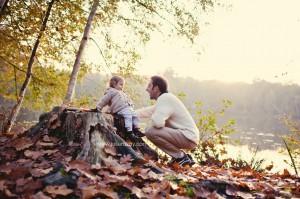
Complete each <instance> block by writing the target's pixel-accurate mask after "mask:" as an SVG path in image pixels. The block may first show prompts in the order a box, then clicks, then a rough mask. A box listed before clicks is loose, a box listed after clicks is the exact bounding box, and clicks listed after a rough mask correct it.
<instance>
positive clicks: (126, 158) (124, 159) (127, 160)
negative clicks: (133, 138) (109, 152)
mask: <svg viewBox="0 0 300 199" xmlns="http://www.w3.org/2000/svg"><path fill="white" fill-rule="evenodd" d="M131 161H132V157H131V155H130V154H127V155H124V156H122V157H121V158H120V163H121V164H126V163H131Z"/></svg>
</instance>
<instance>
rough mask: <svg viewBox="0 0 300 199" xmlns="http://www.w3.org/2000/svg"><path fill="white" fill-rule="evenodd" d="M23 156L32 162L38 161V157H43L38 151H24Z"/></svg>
mask: <svg viewBox="0 0 300 199" xmlns="http://www.w3.org/2000/svg"><path fill="white" fill-rule="evenodd" d="M24 155H25V156H26V157H27V158H31V159H33V160H36V159H38V158H39V157H41V156H43V153H42V152H40V151H30V150H26V151H25V152H24Z"/></svg>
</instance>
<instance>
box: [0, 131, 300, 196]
mask: <svg viewBox="0 0 300 199" xmlns="http://www.w3.org/2000/svg"><path fill="white" fill-rule="evenodd" d="M79 147H80V146H79V145H78V144H71V143H70V144H65V143H64V142H63V141H62V140H60V139H58V138H56V137H51V136H49V135H47V134H39V135H36V136H35V137H31V138H29V137H26V136H24V135H23V136H19V137H17V138H14V139H11V138H6V137H0V198H34V199H38V198H41V199H48V198H84V199H89V198H300V179H299V178H297V177H295V176H292V175H290V174H289V173H288V171H284V173H282V174H270V173H269V174H262V173H257V172H255V171H253V170H238V171H237V170H233V169H223V168H218V167H213V166H203V165H201V166H200V165H194V166H193V167H191V168H190V167H185V168H180V167H178V166H176V165H173V166H172V167H169V166H167V165H166V164H164V163H161V162H151V161H149V162H148V163H147V164H149V165H156V166H157V167H159V168H160V170H161V171H163V173H158V172H157V170H155V169H153V168H152V169H151V167H148V168H146V167H143V165H141V164H140V163H139V164H133V163H132V161H131V158H130V156H123V157H120V156H118V154H116V153H115V151H114V150H113V148H109V147H107V148H106V149H105V152H106V153H107V155H108V158H106V159H104V161H103V164H102V165H90V164H88V163H86V162H83V161H80V160H74V157H72V156H74V154H75V153H76V151H77V150H78V148H79Z"/></svg>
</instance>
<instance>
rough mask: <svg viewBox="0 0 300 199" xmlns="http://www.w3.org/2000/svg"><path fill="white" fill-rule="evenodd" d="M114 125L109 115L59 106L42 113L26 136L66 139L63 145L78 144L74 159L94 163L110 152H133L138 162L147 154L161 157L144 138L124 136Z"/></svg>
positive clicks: (133, 156) (132, 154)
mask: <svg viewBox="0 0 300 199" xmlns="http://www.w3.org/2000/svg"><path fill="white" fill-rule="evenodd" d="M114 124H115V121H114V119H113V117H112V115H110V114H103V113H100V112H91V111H86V110H80V109H70V108H69V109H62V108H61V107H56V108H54V109H53V110H52V111H51V112H49V113H46V114H44V115H41V116H40V119H39V123H38V124H36V125H35V126H33V127H32V128H31V129H29V130H28V132H27V136H30V137H37V136H39V134H43V133H47V134H48V135H50V136H56V137H59V138H60V139H62V140H63V144H62V145H63V146H66V147H68V146H74V145H76V146H77V149H76V150H74V151H76V152H74V154H72V156H73V157H74V159H79V160H83V161H86V162H89V163H91V164H101V163H102V162H103V159H105V158H106V157H107V152H108V151H109V153H113V154H114V155H116V156H118V154H119V155H130V156H131V158H132V159H133V160H134V161H136V162H139V161H143V159H144V157H145V156H147V157H148V158H150V159H153V160H157V159H158V154H157V153H156V152H155V151H154V150H153V149H152V148H150V147H149V146H148V145H147V144H146V143H145V142H144V141H143V139H141V138H139V139H136V140H132V139H127V138H126V137H121V136H123V135H124V134H123V133H122V132H119V130H122V129H120V128H118V129H116V128H114ZM123 126H124V123H123ZM120 135H121V136H120ZM130 143H132V144H130Z"/></svg>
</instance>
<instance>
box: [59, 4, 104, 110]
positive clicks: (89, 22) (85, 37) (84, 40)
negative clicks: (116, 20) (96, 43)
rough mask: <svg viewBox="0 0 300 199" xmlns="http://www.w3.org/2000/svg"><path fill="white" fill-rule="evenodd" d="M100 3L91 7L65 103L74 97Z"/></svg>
mask: <svg viewBox="0 0 300 199" xmlns="http://www.w3.org/2000/svg"><path fill="white" fill-rule="evenodd" d="M98 5H99V0H94V2H93V5H92V8H91V12H90V14H89V17H88V20H87V23H86V26H85V28H84V33H83V36H82V39H81V42H80V46H79V49H78V51H77V54H76V59H75V62H74V65H73V69H72V73H71V76H70V80H69V84H68V89H67V93H66V96H65V99H64V104H65V105H68V104H69V103H70V102H71V101H72V98H73V95H74V90H75V85H76V80H77V76H78V71H79V68H80V60H81V56H82V54H83V51H84V48H85V46H86V43H87V40H88V38H89V34H90V30H91V26H92V21H93V19H94V16H95V15H96V11H97V7H98Z"/></svg>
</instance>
